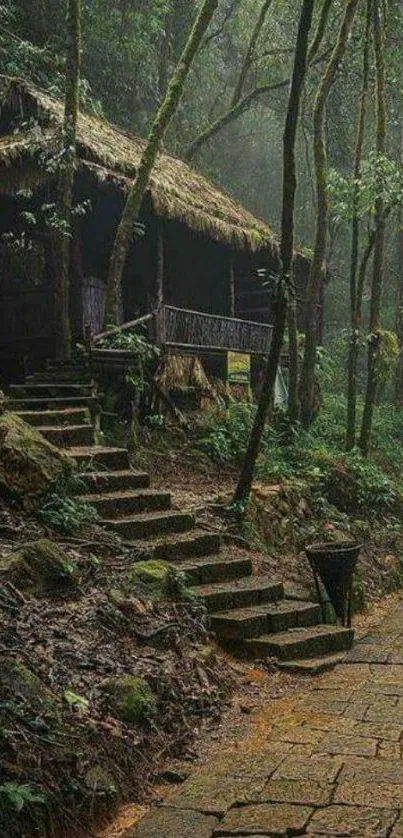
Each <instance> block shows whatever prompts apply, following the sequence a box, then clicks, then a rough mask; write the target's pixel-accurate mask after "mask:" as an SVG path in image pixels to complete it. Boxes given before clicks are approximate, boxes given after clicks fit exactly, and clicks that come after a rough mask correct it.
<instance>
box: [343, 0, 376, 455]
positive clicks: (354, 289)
mask: <svg viewBox="0 0 403 838" xmlns="http://www.w3.org/2000/svg"><path fill="white" fill-rule="evenodd" d="M372 2H373V0H367V14H366V22H365V35H364V47H363V69H362V89H361V95H360V101H359V106H358V120H357V139H356V146H355V161H354V186H353V188H354V195H353V217H352V222H351V258H350V312H351V332H350V344H349V353H348V373H347V429H346V447H347V449H348V450H350V449H351V448H353V447H354V445H355V430H356V412H357V363H358V347H359V336H360V329H361V317H362V311H361V309H362V291H363V283H359V284H357V271H358V262H359V239H360V217H359V207H358V202H359V189H360V178H361V170H362V155H363V149H364V139H365V121H366V116H367V106H368V93H369V69H370V49H371V32H372Z"/></svg>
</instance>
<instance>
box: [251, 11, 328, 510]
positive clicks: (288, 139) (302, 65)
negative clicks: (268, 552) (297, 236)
mask: <svg viewBox="0 0 403 838" xmlns="http://www.w3.org/2000/svg"><path fill="white" fill-rule="evenodd" d="M314 4H315V0H303V3H302V8H301V15H300V20H299V26H298V34H297V42H296V47H295V58H294V69H293V75H292V82H291V89H290V95H289V100H288V108H287V117H286V124H285V130H284V136H283V158H284V163H283V202H282V220H281V275H280V277H279V280H278V285H277V289H276V296H275V301H274V302H275V318H274V326H273V334H272V340H271V344H270V352H269V357H268V360H267V367H266V372H265V377H264V381H263V386H262V391H261V394H260V398H259V404H258V407H257V412H256V417H255V422H254V425H253V428H252V432H251V435H250V439H249V444H248V448H247V451H246V454H245V458H244V462H243V466H242V471H241V474H240V478H239V482H238V486H237V488H236V491H235V495H234V503H237V504H241V505H243V506H244V505H245V504H246V503H247V501H248V498H249V495H250V491H251V488H252V482H253V475H254V471H255V466H256V460H257V457H258V454H259V448H260V443H261V439H262V435H263V431H264V426H265V422H266V418H267V413H268V410H269V407H270V404H271V402H272V399H273V394H274V386H275V382H276V376H277V370H278V365H279V361H280V353H281V348H282V345H283V341H284V331H285V326H286V319H287V306H288V296H289V288H290V286H291V285H292V281H293V280H292V273H293V256H294V208H295V193H296V188H297V175H296V161H295V143H296V136H297V128H298V118H299V112H300V103H301V96H302V91H303V87H304V80H305V75H306V69H307V55H308V41H309V32H310V29H311V25H312V16H313V9H314Z"/></svg>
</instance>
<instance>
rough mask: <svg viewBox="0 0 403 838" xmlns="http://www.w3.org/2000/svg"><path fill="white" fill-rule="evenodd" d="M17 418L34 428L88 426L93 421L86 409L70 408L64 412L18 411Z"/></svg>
mask: <svg viewBox="0 0 403 838" xmlns="http://www.w3.org/2000/svg"><path fill="white" fill-rule="evenodd" d="M16 413H17V416H19V417H20V418H21V419H23V420H24V422H28V425H32V426H33V427H38V426H42V427H48V428H49V427H53V426H56V427H58V426H60V425H87V424H89V423H90V421H91V417H90V412H89V410H88V408H86V407H68V408H65V409H64V410H17V411H16Z"/></svg>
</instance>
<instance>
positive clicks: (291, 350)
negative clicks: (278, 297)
mask: <svg viewBox="0 0 403 838" xmlns="http://www.w3.org/2000/svg"><path fill="white" fill-rule="evenodd" d="M287 331H288V405H287V413H288V418H289V420H290V423H291V424H292V425H295V424H296V423H297V422H298V420H299V413H300V402H299V396H298V321H297V302H296V299H295V288H294V287H293V288H290V295H289V301H288V311H287Z"/></svg>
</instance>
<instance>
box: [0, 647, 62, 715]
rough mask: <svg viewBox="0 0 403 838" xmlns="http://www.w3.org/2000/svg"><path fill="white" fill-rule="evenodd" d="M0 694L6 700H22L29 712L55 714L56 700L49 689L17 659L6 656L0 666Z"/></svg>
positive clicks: (56, 708)
mask: <svg viewBox="0 0 403 838" xmlns="http://www.w3.org/2000/svg"><path fill="white" fill-rule="evenodd" d="M0 696H1V698H2V699H3V700H4V699H7V700H10V699H11V700H19V701H23V702H24V703H26V704H27V705H28V706H29V709H30V712H32V711H34V712H36V713H40V714H41V716H43V715H44V714H45V715H51V716H55V715H57V710H58V702H57V698H56V696H55V695H54V694H53V693H52V692H51V690H50V689H49V688H48V687H47V686H46V685H45V684H44V683H43V681H41V679H40V678H38V676H37V675H35V673H34V672H32V671H31V670H30V669H28V667H27V666H25V664H23V663H21V661H19V660H14V659H12V658H6V659H5V660H2V662H1V667H0Z"/></svg>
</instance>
